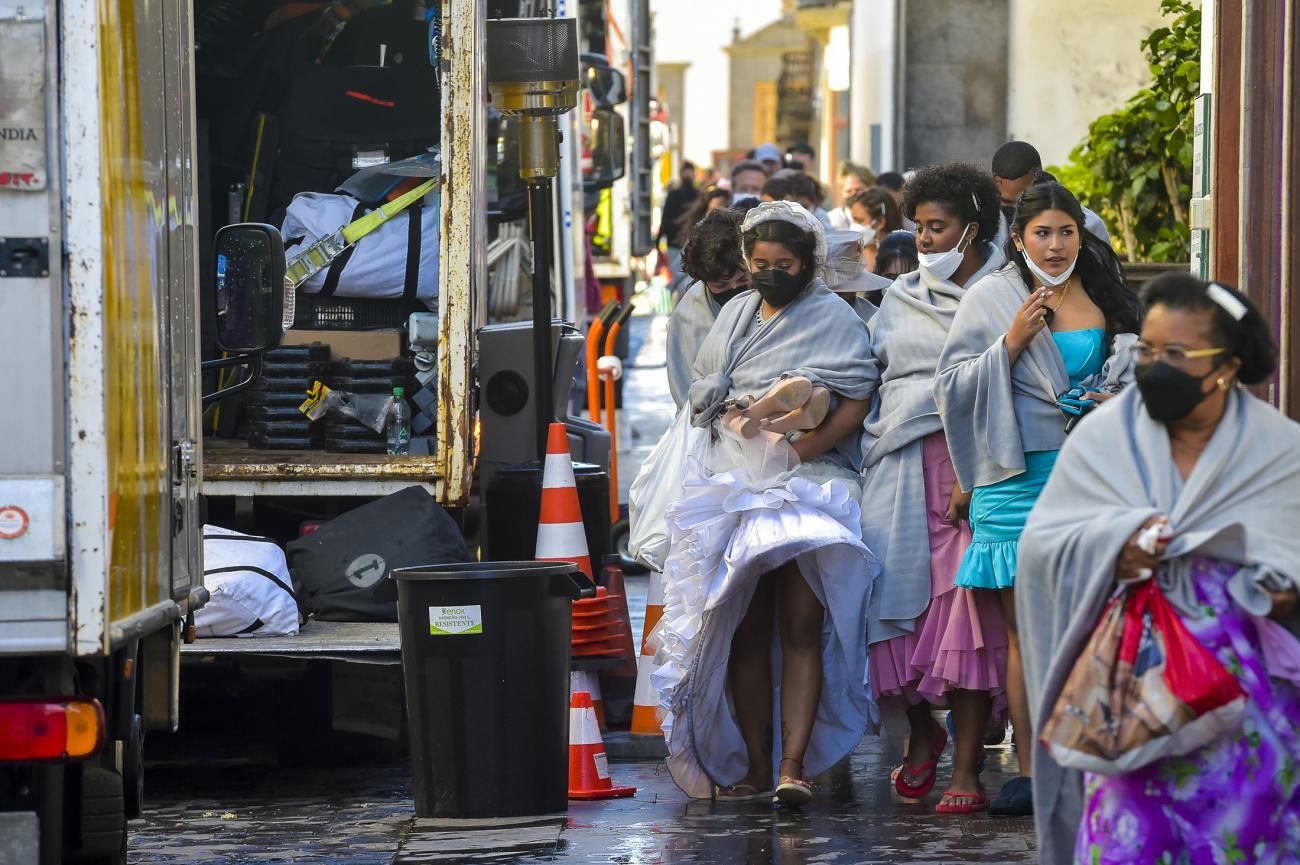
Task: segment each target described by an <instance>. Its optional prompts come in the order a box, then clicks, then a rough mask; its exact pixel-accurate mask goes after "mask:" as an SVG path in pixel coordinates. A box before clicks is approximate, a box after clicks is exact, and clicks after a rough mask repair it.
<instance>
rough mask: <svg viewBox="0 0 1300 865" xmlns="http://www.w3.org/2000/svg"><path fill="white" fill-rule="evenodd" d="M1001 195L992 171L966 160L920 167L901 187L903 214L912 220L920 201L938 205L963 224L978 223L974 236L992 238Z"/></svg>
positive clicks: (986, 240)
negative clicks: (989, 171) (905, 184)
mask: <svg viewBox="0 0 1300 865" xmlns="http://www.w3.org/2000/svg"><path fill="white" fill-rule="evenodd" d="M1000 202H1001V199H1000V198H999V197H998V187H997V184H995V183H994V182H993V175H991V174H989V173H988V172H987V171H985V170H984V169H982V168H980V167H979V166H977V165H972V164H970V163H969V162H944V163H940V164H939V165H930V166H928V167H926V168H922V169H921V170H920V171H918V172H916V174H915V175H913V177H912V179H911V180H909V181H908V182H907V186H905V187H904V188H903V214H904V215H905V216H906V217H907V218H908V219H911V220H913V221H915V220H916V209H917V208H918V207H919V206H921V205H922V204H926V203H933V204H938V205H941V206H942V207H943V208H944V209H945V210H947V211H948V212H949V213H950V214H952V215H953V216H955V217H956V218H957V219H959V220H961V222H962V224H963V225H969V224H970V223H972V222H974V223H976V224H977V225H978V227H979V228H978V232H977V233H976V235H975V240H976V241H977V242H979V243H987V242H989V241H992V240H993V239H994V238H995V237H997V235H998V226H999V224H1000V222H999V220H1000V218H1001V215H1002V211H1001V209H1000V206H999V205H1000Z"/></svg>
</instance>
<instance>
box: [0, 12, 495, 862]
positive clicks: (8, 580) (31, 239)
mask: <svg viewBox="0 0 1300 865" xmlns="http://www.w3.org/2000/svg"><path fill="white" fill-rule="evenodd" d="M483 5H484V4H483V3H481V2H475V0H445V2H444V3H442V4H441V39H442V51H441V65H442V68H441V77H442V82H443V87H442V106H441V111H442V113H441V124H442V141H441V146H442V177H441V179H440V191H441V196H442V199H441V208H440V212H441V219H442V225H441V228H442V244H443V246H442V253H441V255H442V267H441V284H440V294H439V304H438V306H439V309H438V311H439V314H440V325H439V326H440V329H441V330H440V346H439V352H438V367H439V381H440V388H441V393H440V400H439V410H438V411H439V429H440V430H441V431H442V432H441V434H440V436H439V442H438V446H437V452H436V453H434V454H433V455H431V456H426V457H417V458H410V459H400V460H388V459H385V458H382V457H380V458H369V457H360V456H359V457H328V458H327V457H325V456H324V455H314V456H312V457H306V456H303V455H297V456H295V455H292V454H286V455H284V456H283V458H277V459H275V460H266V459H265V458H255V457H250V456H249V455H247V454H244V455H239V454H230V453H227V452H223V451H222V450H221V449H219V448H218V449H214V452H213V453H210V454H207V455H205V454H204V447H203V440H202V436H201V435H200V431H199V419H200V416H201V405H202V395H201V394H200V390H199V388H200V385H199V381H200V377H199V370H200V356H199V331H200V321H201V317H202V315H206V314H209V312H212V311H204V310H201V309H200V301H199V297H200V293H199V283H200V280H199V273H200V270H201V269H204V268H207V267H210V266H212V265H210V263H208V262H201V261H200V260H199V242H198V240H199V238H200V236H201V235H203V234H205V233H206V234H207V235H208V236H211V234H212V233H213V232H214V230H215V228H216V226H213V225H201V224H198V223H197V217H196V213H197V211H198V208H197V206H196V204H197V201H198V196H199V194H200V193H199V191H198V189H199V184H198V167H197V164H196V163H197V159H196V147H195V110H194V106H195V101H196V92H195V83H194V82H195V78H194V73H193V58H194V38H193V31H192V15H193V9H192V7H191V3H190V0H163V2H161V3H158V4H148V5H141V4H136V3H132V2H129V0H98V2H92V0H63V2H59V3H55V2H53V0H21V2H17V0H0V397H3V399H4V402H5V405H6V408H5V410H4V411H3V412H0V860H4V861H6V862H11V861H12V862H24V863H26V862H32V863H35V862H38V861H39V862H40V863H43V865H52V863H58V862H61V861H65V860H72V859H75V860H77V861H90V862H113V863H121V862H124V861H125V855H126V853H125V851H126V840H127V832H126V821H127V820H128V819H129V818H131V817H133V816H136V815H137V814H138V813H139V810H140V803H141V792H140V791H141V777H142V776H141V753H142V743H143V739H144V733H145V731H146V730H173V729H175V728H176V726H177V724H178V720H179V719H178V711H177V706H178V701H177V694H178V677H179V670H180V663H179V656H180V649H181V646H182V643H183V641H184V638H185V633H186V622H187V618H189V617H191V616H192V614H193V612H194V611H195V610H196V608H198V607H200V606H201V605H202V604H203V603H204V602H205V599H206V592H205V590H204V589H203V588H202V585H201V574H202V565H201V561H200V559H201V538H200V531H199V530H200V526H201V522H202V520H201V503H200V493H201V492H202V493H204V494H215V495H229V496H241V495H250V496H251V495H264V494H270V493H274V492H278V491H284V490H294V491H297V492H306V493H307V494H351V495H378V494H382V493H383V492H386V491H391V490H392V489H396V488H399V487H400V486H403V485H407V484H411V483H421V484H425V485H427V487H428V488H430V489H431V490H433V491H434V492H435V493H436V494H437V497H438V498H439V500H440V501H441V502H443V503H444V504H446V505H449V506H455V505H458V504H463V503H464V502H465V501H466V499H467V498H468V495H469V489H470V482H471V471H472V454H473V410H472V407H471V364H472V353H473V352H472V348H473V335H474V330H475V325H476V323H477V322H476V302H475V292H476V290H477V289H478V288H479V287H480V286H481V285H482V284H483V256H482V253H481V248H482V247H483V246H484V245H485V244H484V231H485V223H484V215H483V211H484V208H483V207H481V206H478V204H479V203H480V202H481V200H482V194H483V193H482V185H483V177H484V172H483V151H484V148H483V147H482V143H481V140H480V139H481V135H482V130H483V129H484V127H485V124H484V110H485V106H484V102H483V99H482V98H466V96H465V94H481V93H485V92H486V87H485V86H484V81H483V74H484V73H483V67H482V63H481V59H480V58H481V51H480V50H479V49H480V47H481V45H482V40H483V33H484V24H483V21H484V9H483ZM421 26H423V25H422V24H421ZM277 243H278V235H277V233H276V232H275V230H274V229H270V228H267V227H258V226H237V227H234V228H231V229H228V230H227V231H226V232H225V233H224V234H223V235H222V236H221V238H220V239H219V240H218V241H217V246H218V249H217V252H218V255H221V256H224V257H225V258H226V261H225V273H224V275H223V277H222V280H223V282H222V284H223V285H224V286H225V289H226V290H225V291H224V292H217V293H216V294H217V295H218V296H217V297H214V298H213V302H214V303H215V304H216V306H217V307H218V309H217V310H215V311H214V312H216V313H217V314H216V315H215V317H214V319H213V320H214V321H216V322H217V323H218V329H219V330H220V331H221V332H222V333H223V334H224V336H225V337H226V338H225V340H224V341H225V343H226V346H227V347H231V348H240V349H247V350H248V351H249V353H250V354H256V353H257V352H258V351H261V350H265V349H270V348H274V347H275V346H276V345H278V344H279V342H280V339H281V336H282V334H283V329H282V327H283V321H284V316H285V311H284V309H283V304H282V301H283V298H282V291H281V286H280V285H277V284H276V279H275V275H276V274H277V273H282V272H283V267H284V261H283V256H282V253H280V258H279V260H278V262H277V261H276V260H275V256H276V252H277V249H278V248H279V247H277ZM222 312H224V313H225V315H222V314H221V313H222ZM236 325H238V326H236ZM205 472H206V474H207V476H206V477H205Z"/></svg>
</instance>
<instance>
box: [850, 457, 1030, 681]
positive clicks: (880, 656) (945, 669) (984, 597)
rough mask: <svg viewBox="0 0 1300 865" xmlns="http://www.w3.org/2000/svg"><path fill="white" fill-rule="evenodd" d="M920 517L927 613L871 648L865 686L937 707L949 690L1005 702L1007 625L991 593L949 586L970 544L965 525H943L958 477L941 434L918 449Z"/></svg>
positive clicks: (995, 598) (966, 524) (968, 527)
mask: <svg viewBox="0 0 1300 865" xmlns="http://www.w3.org/2000/svg"><path fill="white" fill-rule="evenodd" d="M921 454H922V457H921V459H922V465H923V467H924V468H923V470H924V473H925V510H926V520H927V522H928V524H929V529H930V606H929V607H927V608H926V610H925V612H923V613H921V615H920V616H919V617H918V618H917V620H916V628H915V629H914V630H913V631H912V632H911V633H910V634H903V635H902V636H898V637H894V638H893V639H891V640H886V641H885V642H883V643H877V644H876V645H874V646H872V647H871V659H870V664H871V685H872V691H873V692H874V693H875V695H876V696H877V697H905V698H906V699H907V702H908V703H909V704H912V705H915V704H917V703H920V702H921V701H922V700H925V701H928V702H930V703H934V704H938V705H942V704H943V703H944V702H946V695H947V693H948V692H949V691H951V690H953V689H962V690H969V691H989V692H992V693H993V695H994V700H995V704H999V705H1000V704H1001V703H1003V702H1005V699H1006V698H1005V683H1006V674H1007V625H1006V620H1005V619H1004V618H1003V615H1002V602H1001V600H1000V599H999V598H998V595H997V593H996V592H988V591H981V590H978V589H962V588H958V587H957V585H956V583H955V582H954V581H955V579H956V576H957V567H958V566H959V565H960V564H961V559H962V555H963V554H964V553H965V552H966V547H968V546H969V545H970V540H971V533H970V525H969V524H968V523H966V522H963V523H961V524H960V525H957V526H954V525H952V524H950V523H948V522H947V521H946V516H947V512H948V497H949V495H950V494H951V493H952V488H953V484H955V483H956V482H957V475H956V473H955V472H954V471H953V467H952V458H951V457H950V456H949V455H948V443H947V441H946V440H945V439H944V435H943V433H942V432H936V433H931V434H930V435H928V436H926V437H925V439H924V440H923V441H922V443H921Z"/></svg>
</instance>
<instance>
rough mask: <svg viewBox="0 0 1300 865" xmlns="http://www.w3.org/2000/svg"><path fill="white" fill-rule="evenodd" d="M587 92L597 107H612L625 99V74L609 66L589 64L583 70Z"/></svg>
mask: <svg viewBox="0 0 1300 865" xmlns="http://www.w3.org/2000/svg"><path fill="white" fill-rule="evenodd" d="M583 72H584V77H585V78H586V85H587V92H588V93H590V94H591V98H592V101H593V102H595V104H596V107H598V108H613V107H614V106H616V105H622V104H623V103H624V102H626V101H627V76H626V75H624V74H623V73H622V72H620V71H619V70H617V69H613V68H611V67H609V66H600V65H595V64H592V65H589V66H587V67H586V69H584V70H583Z"/></svg>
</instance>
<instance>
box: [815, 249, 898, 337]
mask: <svg viewBox="0 0 1300 865" xmlns="http://www.w3.org/2000/svg"><path fill="white" fill-rule="evenodd" d="M863 245H864V243H863V239H862V235H861V234H860V233H859V232H856V231H852V230H849V231H837V230H835V229H830V230H829V231H827V232H826V264H824V265H823V266H822V269H821V272H820V273H819V275H820V276H821V278H822V281H823V282H825V283H826V287H827V288H829V289H830V290H831V291H833V292H835V293H836V294H838V295H839V296H840V298H841V299H843V300H844V302H845V303H847V304H849V305H850V306H852V307H853V309H854V311H855V312H857V314H858V317H859V318H861V319H862V320H863V321H865V322H867V323H868V324H870V323H871V319H872V318H873V317H874V316H875V314H876V309H877V308H878V307H877V304H876V303H875V302H873V300H872V299H871V298H877V299H878V298H879V297H880V295H881V294H882V293H883V292H884V290H885V289H886V288H888V287H889V280H887V279H885V278H884V277H882V276H877V275H876V274H874V273H872V272H871V271H869V270H867V268H866V265H865V264H863V260H862V259H863V255H862V247H863Z"/></svg>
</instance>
